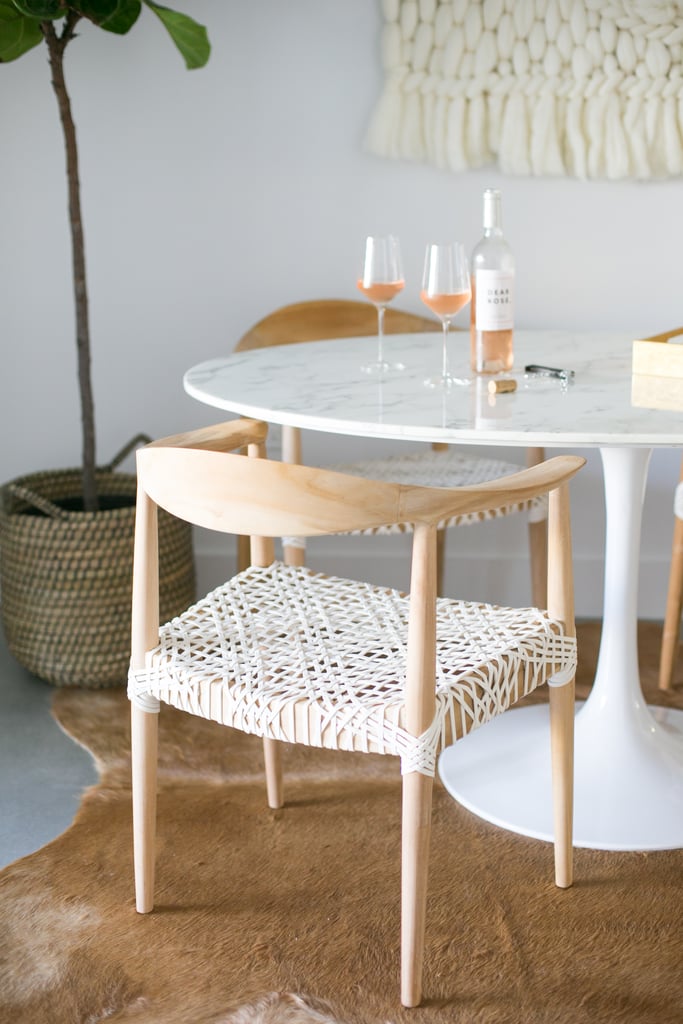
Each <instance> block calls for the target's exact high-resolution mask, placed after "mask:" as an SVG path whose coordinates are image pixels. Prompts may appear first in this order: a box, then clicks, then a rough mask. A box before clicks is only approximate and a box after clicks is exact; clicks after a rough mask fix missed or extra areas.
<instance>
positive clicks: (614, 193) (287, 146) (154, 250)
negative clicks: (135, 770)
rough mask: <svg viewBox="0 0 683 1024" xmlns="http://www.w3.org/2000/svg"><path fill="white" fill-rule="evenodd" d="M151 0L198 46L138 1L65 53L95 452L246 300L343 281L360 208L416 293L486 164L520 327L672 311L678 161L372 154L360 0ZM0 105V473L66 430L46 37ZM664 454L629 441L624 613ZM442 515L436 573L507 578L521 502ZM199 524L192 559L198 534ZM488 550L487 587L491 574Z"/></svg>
mask: <svg viewBox="0 0 683 1024" xmlns="http://www.w3.org/2000/svg"><path fill="white" fill-rule="evenodd" d="M171 6H176V7H178V8H181V9H183V10H185V11H187V12H188V13H191V14H192V15H193V16H195V17H197V18H198V19H199V20H200V21H202V22H203V23H204V24H206V25H207V26H208V28H209V32H210V37H211V40H212V43H213V53H212V57H211V60H210V62H209V64H208V66H207V67H206V68H205V69H203V70H199V71H193V72H187V71H186V70H185V68H184V66H183V63H182V61H181V59H180V57H179V55H178V54H177V52H176V51H175V49H174V47H173V46H172V45H171V44H170V42H169V41H168V40H167V38H166V37H165V33H164V31H163V29H162V28H161V26H160V25H159V24H158V22H157V20H156V19H155V18H154V16H153V15H152V14H151V13H150V12H149V11H147V10H145V11H143V14H142V16H141V20H140V24H139V25H137V26H136V27H135V28H134V29H133V31H132V32H131V34H130V35H129V36H128V37H125V38H119V37H116V36H112V35H109V34H107V33H104V32H101V31H99V30H96V29H94V28H92V27H91V26H89V25H87V24H86V25H84V26H83V28H82V33H81V37H80V38H79V39H77V40H76V41H75V42H74V43H73V44H72V45H71V46H70V48H69V51H68V53H67V75H68V83H69V87H70V91H71V94H72V100H73V104H74V109H75V117H76V122H77V127H78V134H79V141H80V152H81V178H82V187H83V203H84V218H85V229H86V244H87V256H88V266H89V275H90V277H89V285H90V303H91V316H92V335H93V353H94V368H93V374H94V388H95V395H96V404H97V421H98V435H99V436H98V442H99V457H100V460H101V461H107V460H108V459H109V458H110V457H111V456H112V455H113V453H114V452H115V451H116V450H117V449H118V448H119V447H120V446H121V445H122V444H123V443H124V442H125V441H126V440H127V439H128V437H130V436H131V435H132V434H134V433H135V432H137V431H138V430H140V429H143V430H146V431H148V432H149V433H151V434H153V435H161V434H164V433H168V432H171V431H175V430H178V429H182V428H185V427H188V426H191V425H195V424H198V423H199V422H209V421H210V420H211V419H212V418H214V417H215V413H214V412H212V411H211V410H209V409H206V408H204V407H201V406H199V405H197V403H195V402H193V401H192V400H191V399H189V398H188V397H186V396H185V395H184V394H183V392H182V389H181V377H182V374H183V371H184V370H185V369H186V368H187V367H188V366H189V365H191V364H193V363H195V362H198V361H200V360H202V359H207V358H210V357H212V356H215V355H217V354H220V353H222V352H229V351H230V349H231V347H232V345H233V344H234V342H235V340H236V339H237V338H238V337H239V336H240V335H241V333H242V332H243V331H244V330H246V328H248V327H249V326H250V325H251V324H252V323H253V322H254V321H256V320H257V319H259V318H260V317H261V316H262V315H263V314H264V313H265V312H267V311H268V310H270V309H272V308H274V307H276V306H278V305H280V304H283V303H286V302H289V301H295V300H297V299H301V298H305V297H324V296H341V297H349V298H353V297H356V295H357V293H356V291H355V286H354V281H355V271H356V268H357V264H358V258H359V251H360V247H361V243H362V239H363V237H364V235H365V234H367V233H369V232H373V231H382V230H392V231H394V232H395V233H397V234H399V235H400V237H401V242H402V246H403V250H404V256H405V262H406V272H407V278H408V287H407V289H406V293H405V298H404V301H403V305H405V306H406V307H408V308H413V309H415V310H419V309H420V304H419V299H418V280H419V273H420V264H421V259H422V252H423V248H424V244H425V242H426V241H427V240H429V239H431V238H432V236H436V235H438V236H444V235H453V236H455V235H457V236H459V237H460V238H462V239H464V240H466V241H467V242H468V243H469V244H471V245H472V244H474V242H475V241H476V239H477V237H478V234H479V222H480V208H481V200H480V197H481V192H482V189H483V188H484V187H485V186H487V185H495V186H499V187H501V188H502V189H503V193H504V208H505V226H506V232H507V234H508V237H509V239H510V241H511V244H512V245H513V247H514V250H515V254H516V257H517V266H518V282H519V284H518V307H517V308H518V313H517V320H518V324H519V326H520V327H551V326H553V327H565V328H571V329H577V330H580V329H589V328H599V329H618V330H621V329H623V330H625V331H627V332H629V333H632V334H633V335H634V336H637V335H642V334H644V333H652V332H654V331H658V330H663V329H665V328H667V327H670V326H674V325H678V324H680V323H681V322H683V311H682V309H681V306H682V303H681V276H682V272H681V264H680V241H679V235H680V223H681V215H682V214H683V188H682V185H681V181H680V180H677V181H669V182H656V183H646V184H643V183H638V184H636V183H618V184H610V183H606V182H592V183H586V182H578V181H572V180H565V179H561V180H559V179H558V180H555V179H533V178H507V177H504V176H502V175H501V174H499V173H498V172H497V171H496V169H495V168H490V169H487V170H485V171H476V172H470V173H466V174H460V175H452V174H447V173H445V172H440V171H437V170H435V169H433V168H430V167H428V166H421V165H414V164H409V163H398V162H393V161H387V160H383V159H379V158H376V157H373V156H371V155H369V154H368V153H367V152H365V151H364V147H363V138H364V132H365V129H366V126H367V124H368V120H369V116H370V112H371V109H372V106H373V102H374V100H375V99H376V97H377V96H378V94H379V90H380V86H381V70H380V66H379V36H380V30H381V15H380V3H379V0H344V2H343V3H340V2H338V0H334V2H333V0H287V2H284V3H283V2H282V0H250V2H249V3H221V2H218V0H215V2H211V0H195V2H190V0H183V2H182V3H181V2H180V0H178V2H177V3H175V4H173V3H172V4H171ZM0 124H1V125H2V136H1V137H2V145H1V146H0V183H1V187H0V217H1V220H0V223H1V225H2V227H1V233H0V303H1V309H2V319H1V326H0V339H1V340H0V345H1V346H2V377H1V381H2V384H1V392H0V431H1V436H2V445H1V446H0V480H7V479H11V478H12V477H14V476H16V475H18V474H20V473H23V472H27V471H31V470H36V469H43V468H46V467H51V466H58V465H72V464H74V463H76V462H77V461H78V459H79V453H80V426H79V412H78V403H77V392H76V374H75V345H74V341H73V308H72V297H71V283H70V271H69V261H70V250H69V241H68V233H67V221H66V198H65V180H64V158H63V152H62V143H61V135H60V129H59V124H58V120H57V113H56V107H55V100H54V97H53V95H52V91H51V88H50V84H49V73H48V67H47V61H46V55H45V53H44V51H43V48H39V49H37V50H34V51H33V52H32V53H30V54H28V55H26V56H25V57H23V58H22V59H21V60H19V61H17V62H16V63H13V64H8V65H3V66H2V68H0ZM356 443H357V442H356ZM353 444H354V442H352V441H335V440H334V439H330V438H324V437H323V438H321V437H318V438H314V437H312V438H310V441H309V445H308V449H307V454H308V456H309V457H310V458H311V459H312V460H321V459H323V458H325V456H326V455H327V454H328V451H329V452H332V451H333V452H334V454H335V455H336V454H337V453H339V452H344V453H345V454H346V452H347V451H348V452H349V453H350V449H351V447H352V445H353ZM520 457H521V456H520ZM588 458H589V465H588V467H587V469H586V470H584V472H583V474H582V475H581V476H580V478H579V479H578V480H577V481H576V486H575V488H574V496H575V501H574V509H575V550H576V559H577V609H578V613H579V614H580V615H595V614H598V613H599V611H600V606H601V586H602V582H601V581H602V563H601V551H602V545H603V539H604V513H603V498H602V480H601V472H600V464H599V456H598V455H597V454H596V453H594V452H590V453H588ZM678 465H679V454H678V453H677V452H674V451H662V452H655V454H654V456H653V459H652V463H651V469H650V482H649V487H648V494H647V499H646V508H645V524H644V536H643V549H642V557H643V561H642V570H641V613H642V614H643V615H644V616H645V617H652V618H654V617H661V615H662V612H663V606H664V596H665V585H666V575H667V570H668V558H669V545H670V538H671V523H672V520H671V501H672V495H673V489H674V486H675V482H676V480H677V479H678ZM501 525H502V526H503V527H504V529H501ZM462 534H463V531H459V536H455V535H454V536H453V541H452V545H451V548H452V553H453V561H452V564H451V570H450V571H451V575H450V580H451V583H452V584H453V585H455V577H456V574H458V573H460V578H461V579H462V578H464V579H466V580H470V584H471V589H473V590H478V591H480V593H481V596H483V597H486V596H489V594H490V596H491V597H492V598H493V599H506V597H505V594H506V593H507V592H510V591H512V592H514V589H515V587H516V586H517V583H518V582H519V581H520V580H524V579H525V573H526V566H525V550H524V549H525V531H524V526H523V524H522V522H521V520H519V519H516V520H511V521H510V522H509V523H505V524H495V525H492V526H490V527H489V526H488V525H486V526H484V527H482V528H476V529H473V530H472V531H468V533H467V537H466V538H464V537H463V536H462ZM337 543H339V542H337ZM198 544H199V554H200V561H201V563H202V566H203V568H204V569H206V568H207V565H206V558H205V556H206V555H207V554H208V553H209V551H210V547H209V546H208V545H209V541H208V539H207V538H206V537H205V536H201V537H200V538H199V541H198ZM377 548H378V544H377V543H375V544H374V546H373V549H372V550H373V552H376V551H377ZM458 548H459V549H460V555H462V556H463V559H458V558H456V554H457V553H458ZM465 549H466V550H465ZM344 550H345V552H348V550H349V549H348V548H345V549H344ZM364 550H365V549H360V552H359V553H360V556H361V557H363V552H364ZM387 552H390V564H388V565H387V564H385V562H386V559H385V562H382V561H381V560H378V561H377V562H376V573H377V575H378V576H384V575H386V576H390V575H391V574H392V573H393V571H394V570H393V564H392V562H391V559H393V556H394V554H395V548H391V547H390V548H387V549H385V550H384V554H385V555H386V553H387ZM314 557H316V554H315V552H314ZM501 565H502V566H503V570H504V571H503V577H504V578H503V581H502V582H503V591H504V593H503V594H502V595H501V593H500V592H499V590H496V589H495V588H494V587H493V584H494V582H495V577H496V576H499V575H500V573H501ZM215 571H216V572H218V571H219V570H218V569H216V570H215Z"/></svg>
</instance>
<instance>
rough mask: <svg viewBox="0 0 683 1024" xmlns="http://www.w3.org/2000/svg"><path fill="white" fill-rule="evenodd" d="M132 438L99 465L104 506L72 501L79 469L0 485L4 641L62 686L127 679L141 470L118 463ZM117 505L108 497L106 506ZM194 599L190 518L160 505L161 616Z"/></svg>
mask: <svg viewBox="0 0 683 1024" xmlns="http://www.w3.org/2000/svg"><path fill="white" fill-rule="evenodd" d="M148 440H149V438H147V437H144V436H143V435H140V436H138V437H136V438H134V439H133V440H132V441H131V442H130V443H129V444H128V445H127V446H126V447H125V448H124V449H123V450H122V451H121V452H120V453H119V454H118V455H117V456H116V458H115V459H114V460H112V462H111V463H110V464H109V465H108V466H106V467H104V468H102V469H99V470H98V471H97V489H98V494H99V495H100V497H101V504H102V508H101V510H100V511H98V512H83V511H70V510H69V505H70V504H71V503H73V502H75V501H76V500H77V499H78V498H79V497H80V496H81V495H82V484H81V471H80V469H66V470H54V471H48V472H43V473H33V474H30V475H28V476H24V477H20V478H18V479H17V480H14V481H12V482H11V483H8V484H5V486H4V487H3V488H2V491H1V493H0V496H1V502H0V585H1V587H2V591H1V594H0V600H1V601H2V621H3V626H4V630H5V635H6V638H7V644H8V646H9V649H10V650H11V652H12V654H13V655H14V656H15V658H16V659H17V661H19V663H20V664H22V665H23V666H24V667H25V668H27V669H28V670H29V671H30V672H33V673H34V674H35V675H37V676H39V677H40V678H41V679H44V680H46V681H47V682H49V683H52V684H54V685H55V686H81V687H88V688H102V687H109V686H122V685H125V683H126V679H127V674H128V662H129V659H130V626H131V611H130V609H131V596H132V573H133V540H134V530H135V493H136V478H135V475H134V474H129V473H121V472H116V471H115V467H116V466H117V465H118V463H119V462H120V461H122V459H123V458H124V457H125V455H127V454H128V452H129V451H130V450H131V449H132V448H133V447H134V446H135V445H136V444H138V443H140V442H146V441H148ZM109 506H111V507H109ZM194 599H195V569H194V557H193V551H192V531H191V527H190V526H189V525H188V524H187V523H184V522H182V521H181V520H179V519H175V518H174V517H173V516H170V515H168V513H166V512H164V511H163V510H162V509H160V510H159V611H160V617H161V621H162V622H164V621H166V620H167V619H170V618H172V617H173V616H174V615H177V614H178V613H179V612H180V611H182V610H183V609H184V608H186V607H187V606H188V605H189V604H191V603H192V602H193V601H194Z"/></svg>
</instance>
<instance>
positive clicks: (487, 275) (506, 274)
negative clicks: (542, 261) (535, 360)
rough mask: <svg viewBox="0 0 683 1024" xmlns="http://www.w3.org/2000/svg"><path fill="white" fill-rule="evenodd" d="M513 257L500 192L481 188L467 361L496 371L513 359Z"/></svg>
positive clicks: (507, 367)
mask: <svg viewBox="0 0 683 1024" xmlns="http://www.w3.org/2000/svg"><path fill="white" fill-rule="evenodd" d="M514 286H515V261H514V257H513V255H512V251H511V249H510V246H509V245H508V243H507V242H506V240H505V238H504V237H503V227H502V211H501V196H500V191H499V189H497V188H487V189H485V190H484V235H483V238H482V239H481V241H480V242H479V243H478V244H477V246H476V247H475V249H474V251H473V253H472V302H471V311H470V364H471V367H472V370H473V371H474V372H475V373H500V372H501V371H504V370H511V369H512V363H513V345H512V336H513V327H514Z"/></svg>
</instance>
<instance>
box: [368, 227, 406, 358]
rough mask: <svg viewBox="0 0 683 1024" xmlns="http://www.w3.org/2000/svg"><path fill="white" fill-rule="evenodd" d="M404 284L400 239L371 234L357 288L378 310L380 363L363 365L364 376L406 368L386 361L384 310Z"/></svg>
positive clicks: (378, 356)
mask: <svg viewBox="0 0 683 1024" xmlns="http://www.w3.org/2000/svg"><path fill="white" fill-rule="evenodd" d="M404 285H405V281H404V279H403V269H402V267H401V247H400V245H399V241H398V238H396V237H395V236H394V235H384V236H379V235H369V236H368V237H367V238H366V239H365V258H364V260H363V274H362V276H361V277H360V278H359V279H358V288H359V289H360V291H361V292H362V293H363V295H364V296H365V298H366V299H369V300H370V302H372V304H373V305H374V306H375V308H376V309H377V361H376V362H374V363H368V364H366V365H365V366H361V370H363V372H364V373H386V372H387V370H403V369H404V366H403V364H402V363H389V362H387V361H386V359H385V358H384V310H385V309H386V307H387V305H388V304H389V303H390V302H391V300H392V299H393V298H395V297H396V296H397V295H398V293H399V292H400V291H401V290H402V288H403V287H404Z"/></svg>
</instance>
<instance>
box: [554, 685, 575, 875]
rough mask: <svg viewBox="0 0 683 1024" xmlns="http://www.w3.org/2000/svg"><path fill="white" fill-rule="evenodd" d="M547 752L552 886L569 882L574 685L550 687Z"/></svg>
mask: <svg viewBox="0 0 683 1024" xmlns="http://www.w3.org/2000/svg"><path fill="white" fill-rule="evenodd" d="M549 689H550V748H551V762H552V785H553V818H554V825H555V885H557V886H559V887H560V888H561V889H567V888H568V887H569V886H570V885H571V884H572V882H573V877H574V875H573V845H572V823H573V818H574V681H573V680H572V682H571V683H566V684H565V685H564V686H552V685H551V686H550V687H549Z"/></svg>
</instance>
